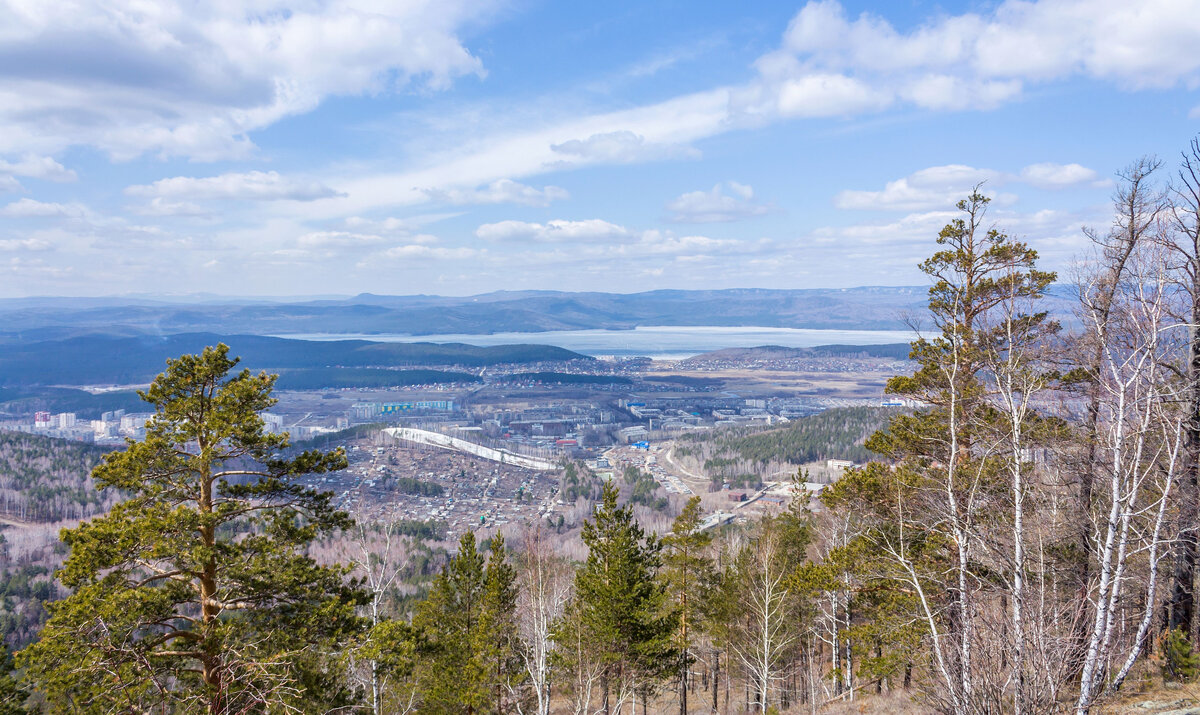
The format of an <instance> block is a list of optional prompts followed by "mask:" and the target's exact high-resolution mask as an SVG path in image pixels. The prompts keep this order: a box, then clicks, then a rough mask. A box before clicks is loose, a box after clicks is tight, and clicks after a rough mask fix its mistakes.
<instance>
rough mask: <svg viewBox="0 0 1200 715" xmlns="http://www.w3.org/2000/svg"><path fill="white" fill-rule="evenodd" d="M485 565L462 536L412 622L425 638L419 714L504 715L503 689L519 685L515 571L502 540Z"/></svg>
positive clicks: (472, 539) (421, 654) (493, 544)
mask: <svg viewBox="0 0 1200 715" xmlns="http://www.w3.org/2000/svg"><path fill="white" fill-rule="evenodd" d="M489 546H490V551H491V554H490V556H489V558H488V560H487V561H486V562H485V561H484V558H483V556H482V554H480V553H479V551H478V550H477V548H476V542H475V534H474V533H473V532H467V533H466V534H463V537H462V539H461V540H460V542H459V550H458V553H457V554H455V556H454V558H452V559H451V560H450V562H449V563H448V564H447V565H446V568H445V570H444V571H443V572H442V574H441V575H440V576H438V578H437V580H435V581H434V584H433V588H432V590H431V591H430V593H429V597H428V598H427V599H426V600H425V601H424V602H422V603H421V605H420V606H419V608H418V610H417V615H416V617H415V618H414V620H413V625H414V627H416V628H417V630H418V632H419V634H420V642H421V646H420V650H419V651H418V655H419V662H418V665H417V671H418V675H417V682H418V687H419V692H420V698H421V704H422V710H423V711H424V712H431V713H448V714H449V713H468V714H470V713H499V712H504V711H507V709H508V708H506V707H505V700H506V698H507V697H508V688H507V687H506V685H513V684H515V683H516V680H517V678H518V674H519V673H520V664H519V662H518V661H517V660H516V653H515V651H514V643H515V637H516V635H515V633H516V632H515V628H516V626H515V621H514V611H515V609H516V597H517V596H516V571H515V570H514V569H513V567H512V565H511V564H509V563H508V550H507V549H506V548H505V546H504V540H503V539H502V538H501V537H499V536H497V537H495V538H494V539H493V540H492V541H491V543H490V544H489Z"/></svg>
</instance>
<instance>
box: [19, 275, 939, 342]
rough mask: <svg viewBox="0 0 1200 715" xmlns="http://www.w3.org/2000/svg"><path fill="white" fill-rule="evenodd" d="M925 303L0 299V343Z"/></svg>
mask: <svg viewBox="0 0 1200 715" xmlns="http://www.w3.org/2000/svg"><path fill="white" fill-rule="evenodd" d="M926 297H927V289H925V288H922V287H864V288H845V289H823V288H822V289H800V290H775V289H758V288H745V289H728V290H654V291H647V292H643V293H629V294H625V293H594V292H592V293H569V292H561V291H500V292H495V293H485V294H482V295H475V296H466V297H450V296H431V295H410V296H386V295H373V294H369V293H364V294H361V295H358V296H354V297H352V298H345V299H316V300H307V301H298V302H267V301H251V300H235V301H228V302H219V301H205V302H196V301H190V302H178V303H171V302H167V301H155V300H149V299H146V298H130V299H128V300H124V301H123V300H122V299H120V298H16V299H0V339H3V337H4V336H7V337H8V338H10V339H12V338H16V337H19V338H20V339H22V340H23V341H28V340H30V339H41V340H49V339H56V338H66V337H70V336H72V335H79V334H82V333H84V332H91V333H96V332H105V333H116V334H126V335H132V334H154V335H168V334H178V333H191V332H220V333H226V334H228V333H248V334H257V335H296V334H304V333H343V334H354V333H361V334H373V333H405V334H410V335H434V334H445V333H463V334H472V335H481V334H490V333H499V332H545V331H554V330H587V329H614V330H622V329H632V328H635V327H637V326H644V325H671V326H701V325H703V326H727V327H740V326H759V327H778V328H822V329H864V330H894V329H902V328H904V327H905V323H904V317H905V314H906V313H913V312H919V311H922V310H923V309H924V304H925V300H926ZM31 331H32V332H31Z"/></svg>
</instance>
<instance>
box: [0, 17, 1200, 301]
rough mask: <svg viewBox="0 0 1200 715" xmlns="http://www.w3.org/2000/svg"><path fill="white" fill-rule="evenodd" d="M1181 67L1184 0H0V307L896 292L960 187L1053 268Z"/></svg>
mask: <svg viewBox="0 0 1200 715" xmlns="http://www.w3.org/2000/svg"><path fill="white" fill-rule="evenodd" d="M1197 47H1200V0H1144V1H1142V2H1137V3H1129V2H1126V1H1116V0H1036V1H1030V2H1014V1H1012V0H1008V1H1006V2H968V3H929V2H919V1H915V0H914V1H907V2H906V1H904V0H901V1H898V2H890V3H864V2H848V1H847V2H842V3H838V2H833V1H832V0H824V1H821V2H807V3H805V2H799V3H797V2H792V3H782V2H754V3H730V2H694V1H693V2H645V1H643V2H608V3H575V2H548V1H542V0H521V1H516V2H503V1H502V0H496V1H488V0H473V1H465V0H464V1H459V0H441V1H437V0H429V1H412V0H338V1H335V0H306V1H303V2H291V3H287V2H282V1H280V0H246V1H244V2H230V1H224V0H214V2H211V3H192V2H187V1H185V0H158V1H157V2H153V3H137V2H132V0H131V1H130V2H126V3H111V2H91V1H89V0H74V1H63V2H55V3H45V2H42V1H40V0H0V296H3V297H11V296H25V295H111V294H125V293H151V294H180V293H199V292H206V293H218V294H228V295H312V294H335V293H336V294H354V293H359V292H374V293H389V294H409V293H441V294H471V293H478V292H484V291H490V290H500V289H511V290H517V289H560V290H608V291H619V292H631V291H639V290H650V289H654V288H726V287H772V288H809V287H848V286H857V285H911V284H918V283H921V282H922V278H921V276H920V274H919V273H918V272H917V271H916V268H915V266H916V264H917V262H918V261H919V260H920V259H921V258H923V257H924V256H926V255H927V254H928V253H929V252H930V251H931V250H932V246H933V243H932V242H933V238H934V236H935V235H936V233H937V231H938V229H939V228H940V226H941V225H943V224H944V223H945V222H946V221H947V220H948V219H949V218H950V217H951V215H952V213H951V212H952V210H953V209H952V207H953V203H954V201H955V200H956V199H957V198H958V197H961V196H962V195H963V194H964V193H965V192H966V191H967V190H968V189H969V188H970V187H971V186H972V185H974V184H976V183H978V182H980V181H984V182H986V183H985V190H986V191H987V192H988V193H990V194H991V195H993V196H994V197H995V201H994V202H993V206H992V211H991V217H992V218H993V219H994V220H995V221H996V223H997V224H998V225H999V226H1000V227H1001V228H1003V229H1005V230H1007V231H1008V232H1009V233H1011V234H1013V235H1015V236H1018V237H1021V238H1023V239H1025V240H1027V241H1028V242H1029V243H1031V244H1032V245H1033V246H1034V247H1036V248H1037V249H1038V250H1039V251H1040V252H1041V253H1042V256H1043V259H1044V263H1045V264H1046V266H1047V267H1050V268H1053V269H1056V270H1067V269H1069V266H1070V264H1071V262H1072V261H1073V260H1074V259H1075V258H1076V257H1078V256H1079V255H1080V254H1081V253H1082V252H1083V251H1084V250H1085V243H1084V241H1083V239H1082V235H1081V230H1080V229H1081V227H1082V226H1084V225H1093V226H1101V227H1102V226H1104V225H1105V224H1106V223H1107V222H1108V221H1109V216H1110V212H1109V208H1108V200H1109V195H1110V194H1111V192H1112V188H1113V184H1112V177H1113V175H1114V174H1115V172H1117V171H1118V170H1119V169H1120V168H1121V167H1122V166H1124V165H1125V164H1127V163H1129V162H1130V161H1132V160H1134V159H1135V158H1137V157H1138V156H1141V155H1143V154H1158V155H1160V156H1161V157H1163V158H1164V160H1166V162H1167V168H1170V166H1171V165H1172V164H1173V163H1174V162H1175V160H1176V157H1177V156H1178V152H1179V151H1180V150H1181V149H1183V148H1184V147H1185V146H1186V145H1187V143H1188V142H1189V141H1190V140H1191V139H1192V138H1193V137H1194V136H1196V134H1197V133H1198V132H1200V52H1198V51H1197V50H1196V48H1197ZM1164 178H1165V176H1164Z"/></svg>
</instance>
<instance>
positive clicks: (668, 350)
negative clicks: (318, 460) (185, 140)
mask: <svg viewBox="0 0 1200 715" xmlns="http://www.w3.org/2000/svg"><path fill="white" fill-rule="evenodd" d="M278 337H286V338H293V339H298V340H374V341H377V342H393V343H418V342H422V343H467V344H470V345H485V346H486V345H511V344H515V343H534V344H539V345H557V346H558V347H561V348H566V349H567V350H574V351H576V352H580V353H584V354H585V355H613V356H618V357H632V356H637V355H642V356H648V357H652V358H655V359H657V360H680V359H683V358H687V357H691V356H693V355H698V354H700V353H705V352H709V351H712V350H720V349H722V348H752V347H757V346H759V345H782V346H784V347H789V348H811V347H815V346H817V345H882V344H887V343H906V342H908V341H910V340H912V338H913V335H912V333H910V332H908V331H906V330H817V329H807V328H765V327H763V328H760V327H724V326H674V325H646V326H641V327H637V328H634V329H633V330H553V331H546V332H540V333H492V334H490V335H470V334H460V333H447V334H442V335H404V334H385V333H378V334H369V335H361V334H340V333H339V334H332V333H309V334H298V335H297V334H292V335H280V336H278Z"/></svg>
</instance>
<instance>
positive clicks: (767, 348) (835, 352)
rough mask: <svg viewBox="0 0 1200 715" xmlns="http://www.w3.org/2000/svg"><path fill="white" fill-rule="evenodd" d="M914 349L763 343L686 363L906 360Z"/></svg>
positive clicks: (900, 345) (898, 345) (704, 355)
mask: <svg viewBox="0 0 1200 715" xmlns="http://www.w3.org/2000/svg"><path fill="white" fill-rule="evenodd" d="M911 350H912V348H911V347H910V346H909V344H908V343H888V344H885V345H818V346H817V347H814V348H789V347H783V346H781V345H760V346H758V347H754V348H724V349H722V350H713V351H711V352H707V353H702V354H700V355H696V356H694V357H690V358H688V359H687V360H684V361H683V362H682V364H683V365H690V364H695V363H707V362H712V361H714V360H741V361H748V360H788V359H795V358H824V357H850V358H863V357H877V358H896V359H901V360H903V359H907V358H908V354H909V352H910V351H911Z"/></svg>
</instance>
